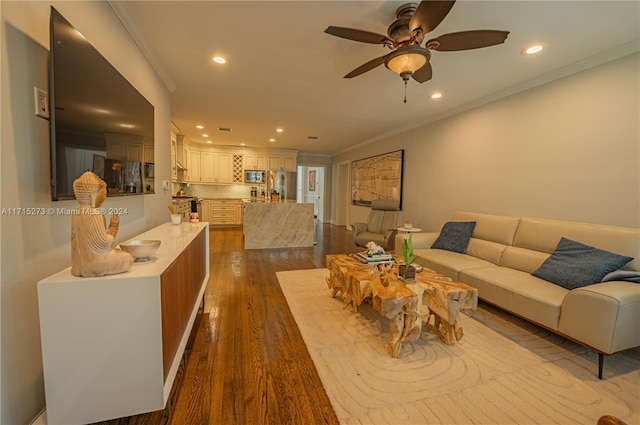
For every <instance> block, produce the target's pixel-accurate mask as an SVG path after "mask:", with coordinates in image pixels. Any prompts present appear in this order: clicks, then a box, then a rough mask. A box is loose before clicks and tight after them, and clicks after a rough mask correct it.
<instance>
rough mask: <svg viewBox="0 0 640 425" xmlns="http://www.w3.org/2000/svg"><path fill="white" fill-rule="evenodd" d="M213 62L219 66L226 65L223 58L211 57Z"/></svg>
mask: <svg viewBox="0 0 640 425" xmlns="http://www.w3.org/2000/svg"><path fill="white" fill-rule="evenodd" d="M213 61H214V62H215V63H219V64H224V63H227V60H226V59H225V58H223V57H221V56H214V57H213Z"/></svg>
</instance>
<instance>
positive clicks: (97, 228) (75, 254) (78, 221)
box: [71, 171, 133, 277]
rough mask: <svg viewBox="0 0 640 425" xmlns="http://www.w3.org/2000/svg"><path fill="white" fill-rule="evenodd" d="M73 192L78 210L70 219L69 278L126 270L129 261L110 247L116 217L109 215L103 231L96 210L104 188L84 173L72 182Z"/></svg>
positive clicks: (105, 185) (93, 176) (97, 210)
mask: <svg viewBox="0 0 640 425" xmlns="http://www.w3.org/2000/svg"><path fill="white" fill-rule="evenodd" d="M73 192H74V193H75V195H76V199H77V200H78V203H79V204H80V207H79V208H78V210H77V211H76V212H75V213H74V215H73V216H72V217H71V274H72V275H74V276H83V277H90V276H104V275H109V274H116V273H122V272H126V271H127V270H129V269H130V268H131V267H132V266H133V257H132V256H131V255H130V254H129V253H127V252H124V251H121V250H119V249H114V247H113V243H114V240H115V237H116V234H117V233H118V227H119V225H120V217H119V216H118V215H116V214H114V215H112V216H111V220H110V222H109V227H106V218H105V216H104V215H103V214H102V212H101V211H100V210H99V209H98V208H99V207H100V205H102V203H103V202H104V200H105V198H106V197H107V184H106V183H105V182H104V181H103V180H102V179H101V178H100V177H98V176H97V175H96V174H94V173H92V172H91V171H87V172H86V173H84V174H83V175H81V176H80V177H78V178H77V179H76V180H75V181H74V182H73Z"/></svg>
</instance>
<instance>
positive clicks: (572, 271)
mask: <svg viewBox="0 0 640 425" xmlns="http://www.w3.org/2000/svg"><path fill="white" fill-rule="evenodd" d="M631 260H633V258H631V257H627V256H624V255H618V254H614V253H613V252H609V251H603V250H601V249H598V248H594V247H592V246H589V245H585V244H583V243H580V242H577V241H573V240H571V239H567V238H564V237H562V238H561V239H560V242H559V243H558V246H557V247H556V249H555V251H554V252H553V253H552V254H551V256H550V257H549V258H547V259H546V260H545V261H544V263H542V265H541V266H540V267H539V268H538V269H537V270H535V271H534V272H533V273H531V274H532V275H533V276H536V277H539V278H541V279H544V280H548V281H549V282H552V283H555V284H557V285H560V286H562V287H564V288H567V289H575V288H580V287H582V286H587V285H592V284H594V283H599V282H600V281H602V278H603V277H605V275H607V273H610V272H612V271H614V270H617V269H619V268H620V267H622V266H624V265H625V264H627V263H628V262H629V261H631Z"/></svg>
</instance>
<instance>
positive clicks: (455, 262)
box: [413, 248, 498, 280]
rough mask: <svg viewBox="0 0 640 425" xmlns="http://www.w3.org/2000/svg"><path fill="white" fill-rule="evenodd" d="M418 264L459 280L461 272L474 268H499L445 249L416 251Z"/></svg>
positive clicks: (414, 251)
mask: <svg viewBox="0 0 640 425" xmlns="http://www.w3.org/2000/svg"><path fill="white" fill-rule="evenodd" d="M413 253H414V254H415V255H416V257H417V259H416V263H418V264H420V265H422V266H425V267H427V268H429V269H432V270H435V271H437V272H438V273H442V274H444V275H446V276H449V277H450V278H451V279H453V280H458V274H459V273H460V271H461V270H465V269H469V268H474V267H498V266H496V265H495V264H493V263H490V262H489V261H485V260H481V259H480V258H476V257H472V256H470V255H466V254H459V253H457V252H452V251H445V250H443V249H428V248H427V249H414V250H413Z"/></svg>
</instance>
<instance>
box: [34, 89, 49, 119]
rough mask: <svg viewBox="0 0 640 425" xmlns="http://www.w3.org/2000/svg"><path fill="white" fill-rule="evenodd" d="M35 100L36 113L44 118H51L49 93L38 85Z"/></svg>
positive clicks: (35, 90)
mask: <svg viewBox="0 0 640 425" xmlns="http://www.w3.org/2000/svg"><path fill="white" fill-rule="evenodd" d="M33 100H34V105H35V113H36V115H37V116H39V117H42V118H49V94H48V93H47V92H46V91H44V90H42V89H39V88H38V87H34V88H33Z"/></svg>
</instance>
